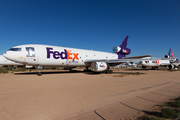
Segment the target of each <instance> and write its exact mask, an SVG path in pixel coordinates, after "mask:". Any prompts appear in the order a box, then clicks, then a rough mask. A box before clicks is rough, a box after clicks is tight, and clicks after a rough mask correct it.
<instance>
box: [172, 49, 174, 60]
mask: <svg viewBox="0 0 180 120" xmlns="http://www.w3.org/2000/svg"><path fill="white" fill-rule="evenodd" d="M171 53H172V55H171V57H172V58H174V54H173V51H172V50H171Z"/></svg>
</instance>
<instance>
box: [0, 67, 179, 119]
mask: <svg viewBox="0 0 180 120" xmlns="http://www.w3.org/2000/svg"><path fill="white" fill-rule="evenodd" d="M137 72H139V73H145V74H140V75H136V73H137ZM122 73H130V75H126V76H124V77H122ZM133 73H134V74H133ZM179 88H180V71H176V72H169V71H161V70H149V71H145V70H121V71H114V73H113V74H93V73H88V72H85V73H84V72H81V71H75V72H72V73H69V72H65V71H46V72H43V75H42V76H37V75H36V73H34V72H24V73H9V74H0V103H1V104H0V120H117V119H118V120H119V119H121V120H125V119H126V120H128V119H131V120H133V119H135V118H136V117H137V116H139V115H143V114H144V113H148V114H152V113H151V112H150V111H149V110H150V109H151V108H152V107H154V106H155V105H158V104H162V103H163V102H165V101H168V100H170V99H173V98H175V97H178V96H180V89H179Z"/></svg>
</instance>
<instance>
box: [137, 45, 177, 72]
mask: <svg viewBox="0 0 180 120" xmlns="http://www.w3.org/2000/svg"><path fill="white" fill-rule="evenodd" d="M171 52H172V51H171V48H170V49H169V53H168V55H165V58H164V59H161V60H157V58H151V59H152V60H149V58H148V59H147V60H146V58H144V60H141V61H140V62H139V63H140V64H141V65H142V67H143V68H147V67H151V68H152V69H156V68H158V67H167V68H168V69H169V70H171V69H172V68H174V64H173V62H174V61H175V60H176V59H175V58H174V55H173V53H172V55H171ZM166 58H172V59H171V60H169V59H166Z"/></svg>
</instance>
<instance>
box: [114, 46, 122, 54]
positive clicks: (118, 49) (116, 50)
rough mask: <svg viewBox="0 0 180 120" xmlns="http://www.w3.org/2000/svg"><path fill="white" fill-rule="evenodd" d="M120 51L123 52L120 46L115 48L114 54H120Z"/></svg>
mask: <svg viewBox="0 0 180 120" xmlns="http://www.w3.org/2000/svg"><path fill="white" fill-rule="evenodd" d="M120 51H121V47H118V46H114V47H113V52H115V53H118V52H120Z"/></svg>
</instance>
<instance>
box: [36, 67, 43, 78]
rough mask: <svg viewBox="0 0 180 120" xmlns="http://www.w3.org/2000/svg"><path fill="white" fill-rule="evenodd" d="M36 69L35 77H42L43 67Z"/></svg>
mask: <svg viewBox="0 0 180 120" xmlns="http://www.w3.org/2000/svg"><path fill="white" fill-rule="evenodd" d="M37 68H38V69H39V70H38V72H37V75H38V76H41V75H42V69H43V67H42V66H38V67H37Z"/></svg>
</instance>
